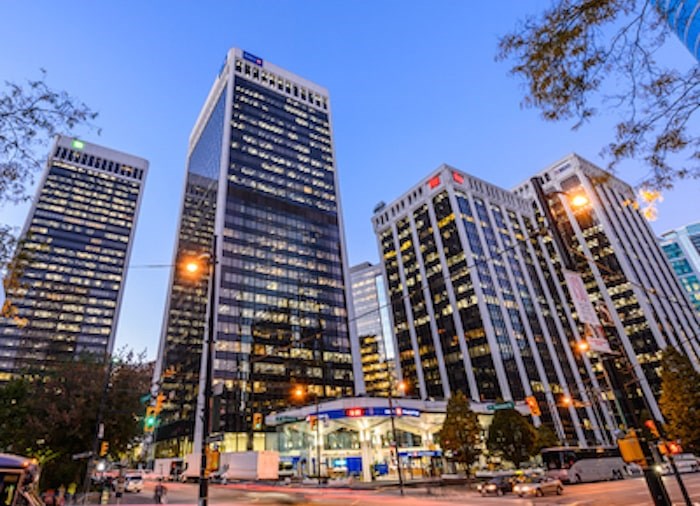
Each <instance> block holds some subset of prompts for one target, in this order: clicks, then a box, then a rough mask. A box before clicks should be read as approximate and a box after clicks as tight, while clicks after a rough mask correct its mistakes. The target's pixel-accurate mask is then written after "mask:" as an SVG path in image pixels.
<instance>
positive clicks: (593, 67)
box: [497, 0, 700, 190]
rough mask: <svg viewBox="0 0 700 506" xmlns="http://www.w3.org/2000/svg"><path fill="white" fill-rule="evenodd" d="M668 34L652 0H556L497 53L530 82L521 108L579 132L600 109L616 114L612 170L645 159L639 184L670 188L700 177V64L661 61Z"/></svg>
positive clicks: (503, 41)
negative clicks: (696, 121) (697, 122)
mask: <svg viewBox="0 0 700 506" xmlns="http://www.w3.org/2000/svg"><path fill="white" fill-rule="evenodd" d="M669 35H671V31H670V29H669V28H668V26H667V25H666V23H665V22H664V20H663V18H662V16H661V15H660V13H659V12H658V11H657V9H656V7H655V6H654V5H653V2H652V1H651V0H556V1H554V2H552V3H551V4H550V6H549V7H548V8H547V9H545V10H544V11H542V12H541V13H540V14H539V15H536V16H529V17H527V18H526V19H524V20H522V21H521V23H520V24H519V26H518V27H517V28H515V29H514V30H513V31H512V32H511V33H509V34H507V35H505V36H504V37H502V38H501V39H500V42H499V53H498V56H497V58H498V59H501V60H509V62H511V63H512V67H511V73H512V74H514V75H515V76H518V77H519V78H522V80H524V82H525V85H526V88H527V92H526V94H525V97H524V99H523V102H522V104H523V106H525V107H534V108H537V109H539V110H540V111H541V113H542V117H543V118H544V119H545V120H550V121H559V120H572V121H573V122H574V125H573V126H574V128H578V127H579V126H581V125H582V124H583V123H586V122H587V121H589V120H590V119H591V118H593V117H594V116H595V115H596V114H598V113H599V112H600V111H601V110H603V111H610V110H613V111H614V112H615V114H618V115H619V119H618V123H617V125H616V127H615V131H614V134H613V133H611V138H612V139H613V140H612V142H610V143H609V144H608V145H607V146H603V147H602V148H603V149H602V151H603V154H604V155H605V156H606V157H607V158H608V160H609V169H611V170H614V168H615V166H616V165H617V164H618V163H619V162H620V161H622V160H623V159H628V158H634V159H642V160H643V161H644V163H645V165H646V167H647V169H648V172H647V173H646V174H644V175H643V176H642V179H643V183H642V184H643V185H644V186H648V187H651V188H653V189H657V190H658V189H663V188H670V187H672V186H673V184H674V182H676V181H677V180H678V179H682V178H687V177H698V176H699V175H700V168H699V165H698V164H699V163H700V133H698V131H697V129H693V128H692V127H691V123H690V122H691V118H693V117H694V114H695V112H696V111H697V109H698V104H699V103H700V67H698V66H697V65H693V66H692V67H691V68H690V69H688V70H680V69H674V68H665V67H664V66H663V65H661V64H659V63H658V62H657V60H656V57H657V55H658V54H659V51H658V50H659V49H660V48H661V47H662V46H663V45H664V43H665V40H666V38H667V37H668V36H669Z"/></svg>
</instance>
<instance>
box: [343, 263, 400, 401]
mask: <svg viewBox="0 0 700 506" xmlns="http://www.w3.org/2000/svg"><path fill="white" fill-rule="evenodd" d="M350 280H351V283H352V303H353V308H354V313H355V319H354V324H355V326H356V331H355V332H354V333H353V339H354V338H356V339H357V340H358V344H357V348H358V349H359V350H360V356H359V357H354V358H355V360H358V359H359V360H360V362H361V367H362V375H361V376H358V377H356V378H355V389H356V390H357V391H358V392H365V393H367V394H369V395H375V396H387V395H388V393H389V389H393V390H396V382H395V379H396V371H395V367H394V336H393V334H392V332H391V319H390V316H389V308H388V306H387V303H386V288H385V287H384V277H383V276H382V268H381V266H380V265H372V264H370V263H369V262H365V263H362V264H359V265H355V266H353V267H351V268H350Z"/></svg>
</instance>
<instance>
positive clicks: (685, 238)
mask: <svg viewBox="0 0 700 506" xmlns="http://www.w3.org/2000/svg"><path fill="white" fill-rule="evenodd" d="M661 248H662V249H663V250H664V253H665V254H666V258H668V261H669V262H671V267H673V272H674V273H675V274H676V277H677V278H678V279H679V281H680V282H681V285H683V288H684V289H685V291H686V292H687V294H688V298H689V299H690V302H691V303H692V304H693V307H694V308H695V311H696V312H697V313H698V314H699V315H700V223H693V224H690V225H688V226H686V227H681V228H678V229H676V230H671V231H669V232H666V233H664V234H661Z"/></svg>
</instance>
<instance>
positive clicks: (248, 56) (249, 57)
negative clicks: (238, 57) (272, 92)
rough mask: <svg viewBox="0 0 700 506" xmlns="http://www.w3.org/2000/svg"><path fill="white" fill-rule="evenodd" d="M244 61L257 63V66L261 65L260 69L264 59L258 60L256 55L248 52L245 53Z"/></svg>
mask: <svg viewBox="0 0 700 506" xmlns="http://www.w3.org/2000/svg"><path fill="white" fill-rule="evenodd" d="M243 59H244V60H246V61H249V62H251V63H255V64H256V65H259V66H260V67H262V64H263V59H262V58H258V57H257V56H255V55H254V54H251V53H249V52H248V51H243Z"/></svg>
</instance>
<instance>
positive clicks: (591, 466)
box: [540, 446, 634, 483]
mask: <svg viewBox="0 0 700 506" xmlns="http://www.w3.org/2000/svg"><path fill="white" fill-rule="evenodd" d="M540 455H541V457H542V466H543V467H544V470H545V474H546V475H547V476H550V477H552V478H557V479H558V480H561V482H562V483H584V482H590V481H602V480H622V479H624V478H625V477H626V476H628V475H632V474H634V470H633V469H630V468H629V467H628V466H627V465H626V464H625V462H624V461H623V460H622V456H621V455H620V450H619V449H618V448H616V447H602V446H597V447H591V448H578V447H570V446H558V447H555V448H544V449H543V450H542V451H541V452H540Z"/></svg>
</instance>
